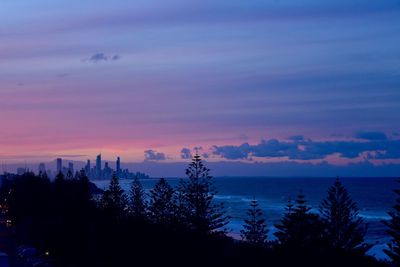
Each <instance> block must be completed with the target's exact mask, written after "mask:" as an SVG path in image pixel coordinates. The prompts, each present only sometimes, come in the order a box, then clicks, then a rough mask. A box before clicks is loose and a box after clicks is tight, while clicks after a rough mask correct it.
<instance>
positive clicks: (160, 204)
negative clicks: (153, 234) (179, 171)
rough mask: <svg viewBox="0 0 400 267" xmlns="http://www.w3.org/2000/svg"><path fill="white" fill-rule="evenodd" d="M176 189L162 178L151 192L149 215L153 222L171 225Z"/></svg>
mask: <svg viewBox="0 0 400 267" xmlns="http://www.w3.org/2000/svg"><path fill="white" fill-rule="evenodd" d="M173 196H174V189H173V188H172V187H171V186H170V185H169V184H168V182H167V181H166V180H165V179H164V178H161V179H160V180H159V181H158V182H157V184H156V185H155V186H154V188H153V189H151V190H150V204H149V214H150V217H151V219H152V221H154V222H156V223H160V224H169V223H170V222H171V219H172V216H173V215H174V202H173Z"/></svg>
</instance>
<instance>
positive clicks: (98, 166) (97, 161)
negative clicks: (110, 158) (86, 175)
mask: <svg viewBox="0 0 400 267" xmlns="http://www.w3.org/2000/svg"><path fill="white" fill-rule="evenodd" d="M96 175H97V176H98V177H101V154H99V155H97V157H96Z"/></svg>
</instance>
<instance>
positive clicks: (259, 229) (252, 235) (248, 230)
mask: <svg viewBox="0 0 400 267" xmlns="http://www.w3.org/2000/svg"><path fill="white" fill-rule="evenodd" d="M247 216H248V218H247V219H245V220H244V223H245V224H244V225H243V229H242V230H241V231H240V233H241V237H242V239H243V240H245V241H246V242H248V243H250V244H252V245H256V246H264V245H265V243H266V241H267V235H268V229H267V225H266V223H265V219H264V218H263V212H262V210H261V209H260V207H259V205H258V202H257V200H255V199H253V200H252V201H251V203H250V208H249V209H248V210H247Z"/></svg>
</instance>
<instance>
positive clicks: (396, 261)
mask: <svg viewBox="0 0 400 267" xmlns="http://www.w3.org/2000/svg"><path fill="white" fill-rule="evenodd" d="M398 182H400V180H399V181H398ZM394 192H395V193H396V195H397V198H396V203H395V205H394V206H393V209H392V210H391V211H389V212H388V214H389V216H390V220H388V221H384V222H383V223H384V224H385V225H386V226H387V227H388V228H389V229H388V231H387V233H388V234H389V235H390V236H391V241H390V243H389V244H388V246H389V249H386V250H384V251H385V253H386V254H387V255H388V256H389V257H390V259H391V260H392V263H393V266H400V189H396V190H394Z"/></svg>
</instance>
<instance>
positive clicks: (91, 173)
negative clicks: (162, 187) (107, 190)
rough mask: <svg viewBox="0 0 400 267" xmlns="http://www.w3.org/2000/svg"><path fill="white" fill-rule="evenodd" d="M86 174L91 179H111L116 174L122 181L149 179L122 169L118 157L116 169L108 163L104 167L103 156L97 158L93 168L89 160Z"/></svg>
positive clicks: (144, 175) (141, 174)
mask: <svg viewBox="0 0 400 267" xmlns="http://www.w3.org/2000/svg"><path fill="white" fill-rule="evenodd" d="M84 170H85V173H86V175H87V176H88V177H89V178H90V179H110V178H111V177H112V175H113V173H114V172H115V174H116V175H117V177H118V178H120V179H133V178H136V177H137V178H149V177H148V175H146V174H144V173H140V172H136V173H132V172H129V170H128V169H122V168H121V158H120V157H117V160H116V161H115V169H113V168H111V167H110V165H109V164H108V162H107V161H106V162H104V168H103V167H102V161H101V154H99V155H97V157H96V164H95V165H94V166H93V167H92V166H91V162H90V159H88V160H87V162H86V165H85V168H84Z"/></svg>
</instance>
